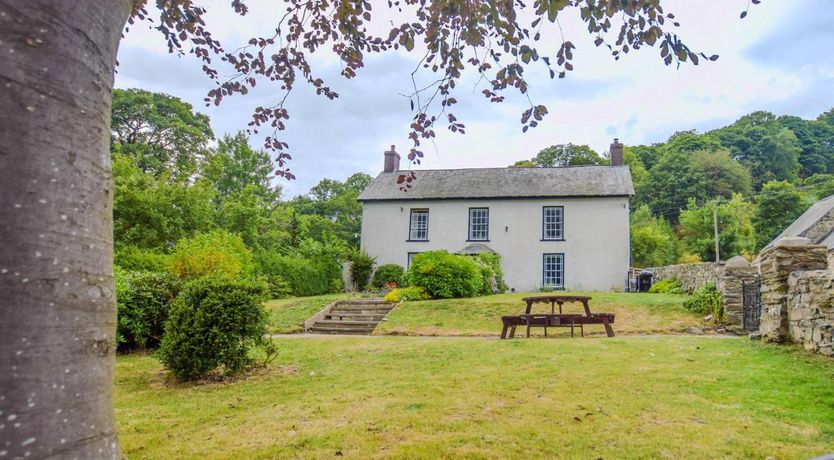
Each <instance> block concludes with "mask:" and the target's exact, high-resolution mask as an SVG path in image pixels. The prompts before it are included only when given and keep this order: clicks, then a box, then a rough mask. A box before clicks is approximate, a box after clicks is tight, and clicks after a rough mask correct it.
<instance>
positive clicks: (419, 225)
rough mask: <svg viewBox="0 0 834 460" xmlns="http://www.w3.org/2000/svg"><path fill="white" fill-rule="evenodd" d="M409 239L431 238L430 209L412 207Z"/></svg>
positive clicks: (422, 239)
mask: <svg viewBox="0 0 834 460" xmlns="http://www.w3.org/2000/svg"><path fill="white" fill-rule="evenodd" d="M408 240H409V241H428V240H429V210H428V209H412V210H411V223H410V225H409V227H408Z"/></svg>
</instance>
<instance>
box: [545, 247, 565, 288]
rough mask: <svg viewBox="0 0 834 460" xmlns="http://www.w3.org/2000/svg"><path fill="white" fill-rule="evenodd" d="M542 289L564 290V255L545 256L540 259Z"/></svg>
mask: <svg viewBox="0 0 834 460" xmlns="http://www.w3.org/2000/svg"><path fill="white" fill-rule="evenodd" d="M542 287H544V288H549V289H564V288H565V255H564V254H545V255H544V257H543V258H542Z"/></svg>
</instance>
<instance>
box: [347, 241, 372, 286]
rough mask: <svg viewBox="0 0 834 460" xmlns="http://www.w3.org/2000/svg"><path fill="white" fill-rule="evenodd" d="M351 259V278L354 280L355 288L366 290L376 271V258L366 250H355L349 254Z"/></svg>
mask: <svg viewBox="0 0 834 460" xmlns="http://www.w3.org/2000/svg"><path fill="white" fill-rule="evenodd" d="M348 260H350V278H351V280H353V288H354V289H356V290H357V291H364V290H365V288H366V287H367V286H368V281H370V279H371V273H373V272H374V260H375V259H374V258H373V257H371V256H369V255H368V253H366V252H365V251H359V250H353V251H351V252H350V254H349V255H348Z"/></svg>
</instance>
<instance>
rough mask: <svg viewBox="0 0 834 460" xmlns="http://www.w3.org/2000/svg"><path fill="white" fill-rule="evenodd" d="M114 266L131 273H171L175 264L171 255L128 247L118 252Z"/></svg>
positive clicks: (115, 255)
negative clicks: (139, 271)
mask: <svg viewBox="0 0 834 460" xmlns="http://www.w3.org/2000/svg"><path fill="white" fill-rule="evenodd" d="M113 256H114V257H113V258H114V265H118V266H119V267H122V268H124V269H125V270H130V271H138V270H141V271H149V272H157V273H162V272H170V271H171V267H172V265H173V263H174V258H173V257H172V256H171V254H163V253H161V252H158V251H151V250H147V249H139V248H137V247H136V246H127V247H123V248H119V249H117V250H116V252H115V254H114V255H113Z"/></svg>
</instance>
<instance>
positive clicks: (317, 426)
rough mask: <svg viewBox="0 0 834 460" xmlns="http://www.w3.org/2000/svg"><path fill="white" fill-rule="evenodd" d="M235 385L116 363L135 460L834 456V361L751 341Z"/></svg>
mask: <svg viewBox="0 0 834 460" xmlns="http://www.w3.org/2000/svg"><path fill="white" fill-rule="evenodd" d="M276 342H277V345H278V346H279V348H280V349H281V354H280V356H279V359H278V360H277V361H276V362H275V363H273V365H272V366H271V367H270V368H269V369H268V370H265V371H262V372H260V373H257V374H255V375H253V376H250V377H249V378H247V379H244V380H238V381H233V382H227V383H207V384H197V385H175V386H168V385H166V384H165V383H164V382H165V379H164V374H163V371H162V369H161V367H160V365H159V364H158V363H157V362H156V361H155V360H154V359H153V358H151V357H149V356H142V355H131V356H121V357H119V358H118V360H117V370H116V397H115V405H116V416H117V424H118V431H119V437H120V440H121V446H122V450H123V453H124V454H125V455H126V456H127V457H128V458H131V459H142V458H200V459H213V458H241V459H244V458H245V459H249V458H326V457H333V456H335V455H337V454H338V453H341V454H343V455H344V457H345V458H427V459H434V458H518V457H529V458H551V457H561V458H605V459H615V458H617V459H619V458H675V459H677V458H766V457H773V458H788V459H790V458H797V459H799V458H809V457H813V456H815V455H820V454H822V453H824V452H827V451H830V450H831V449H832V446H834V385H832V381H834V361H832V360H830V359H825V358H821V357H819V356H812V355H807V354H805V353H802V352H800V351H799V350H798V349H796V348H794V347H777V346H766V345H761V344H759V343H755V342H750V341H748V340H746V339H731V338H710V337H683V336H677V337H642V338H641V337H632V338H614V339H549V340H542V339H519V340H512V341H500V340H494V339H479V338H429V337H423V338H407V337H362V338H341V337H340V338H329V337H321V338H307V339H301V338H298V339H293V338H288V339H281V340H278V341H276Z"/></svg>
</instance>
